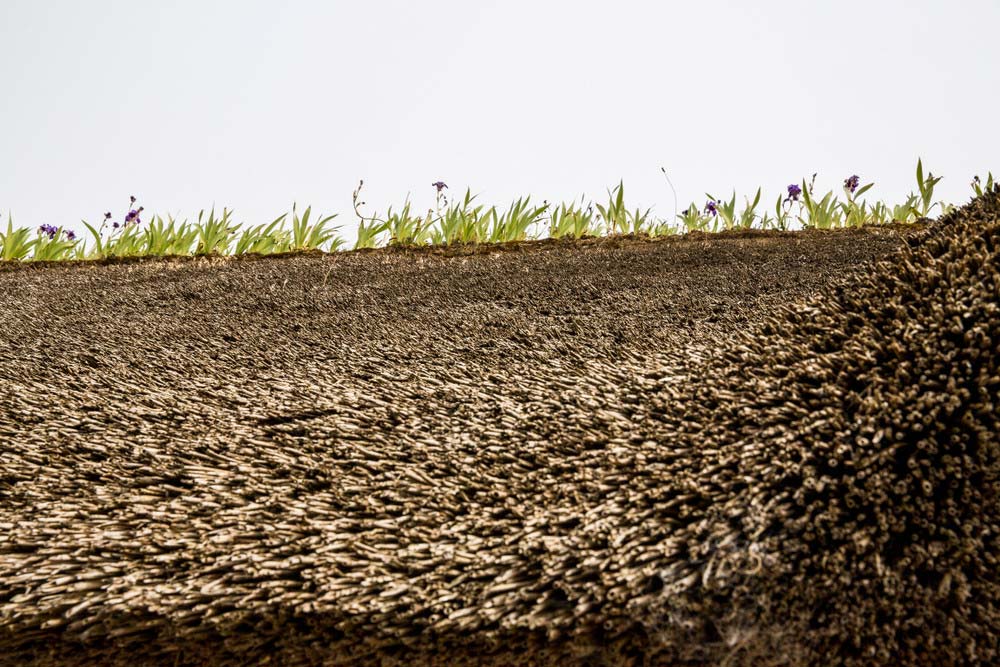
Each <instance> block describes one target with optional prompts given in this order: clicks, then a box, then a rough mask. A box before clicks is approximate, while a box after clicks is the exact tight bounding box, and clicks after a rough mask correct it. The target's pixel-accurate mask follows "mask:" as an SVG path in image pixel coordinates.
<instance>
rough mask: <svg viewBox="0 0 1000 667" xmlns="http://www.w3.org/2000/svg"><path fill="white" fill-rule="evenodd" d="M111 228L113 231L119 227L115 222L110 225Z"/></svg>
mask: <svg viewBox="0 0 1000 667" xmlns="http://www.w3.org/2000/svg"><path fill="white" fill-rule="evenodd" d="M111 226H112V227H114V228H115V229H118V227H119V225H118V223H117V222H115V223H112V225H111Z"/></svg>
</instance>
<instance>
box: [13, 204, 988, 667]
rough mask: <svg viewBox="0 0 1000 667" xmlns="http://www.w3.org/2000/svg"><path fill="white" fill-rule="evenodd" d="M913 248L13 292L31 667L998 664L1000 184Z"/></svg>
mask: <svg viewBox="0 0 1000 667" xmlns="http://www.w3.org/2000/svg"><path fill="white" fill-rule="evenodd" d="M906 240H907V243H908V244H909V245H908V246H904V247H902V248H901V249H899V248H900V245H901V242H900V237H899V236H897V235H895V234H887V235H880V234H877V233H874V232H870V233H855V234H839V235H832V234H831V235H823V234H807V235H802V236H798V237H795V236H791V237H786V236H781V235H761V236H760V237H751V238H747V239H721V240H711V241H704V242H702V241H694V242H691V241H686V242H678V243H660V244H644V243H637V242H624V243H621V244H618V245H617V246H616V245H615V244H613V243H607V242H602V243H596V244H593V246H594V247H579V248H575V249H572V248H562V247H560V246H558V245H557V246H556V248H555V249H554V250H553V249H552V248H548V249H542V250H538V251H537V252H536V251H524V252H521V253H514V254H510V255H501V256H493V255H481V256H478V255H477V256H474V257H466V258H463V257H438V256H436V255H430V254H421V253H418V254H416V255H412V256H411V255H407V254H402V255H397V254H385V253H383V254H375V255H351V256H341V257H337V258H323V257H299V258H286V259H277V260H260V261H257V262H243V263H239V262H225V263H219V264H217V265H216V264H206V263H205V262H178V263H158V264H139V265H123V266H107V267H76V268H69V269H67V268H58V267H53V268H46V269H42V270H27V269H17V270H13V271H7V272H0V343H4V344H6V345H7V347H8V356H7V357H5V359H4V361H3V363H2V364H0V383H2V385H0V386H2V387H3V389H4V391H3V392H2V393H0V440H2V441H3V443H4V445H3V447H2V449H0V462H2V467H0V529H2V532H0V663H3V664H37V665H45V664H130V663H131V664H145V663H148V664H217V665H242V664H248V663H265V662H268V661H270V662H271V663H273V664H319V663H322V662H327V663H329V664H395V663H397V662H399V663H411V664H440V665H453V664H463V663H464V664H525V665H527V664H554V663H557V662H558V663H563V664H567V665H569V664H588V665H594V664H632V665H654V664H663V665H680V664H684V665H696V664H730V665H740V664H745V665H803V664H817V665H820V664H824V665H825V664H857V665H861V664H910V665H918V664H919V665H928V664H935V665H937V664H982V665H988V664H993V663H995V662H997V661H998V660H1000V650H998V645H997V642H998V639H997V632H998V630H1000V588H998V573H997V565H998V564H997V557H998V555H1000V542H998V540H1000V521H998V514H1000V499H998V496H997V492H998V490H1000V475H998V472H1000V460H998V454H1000V442H998V436H997V433H998V428H997V409H996V402H997V394H998V390H1000V368H998V358H1000V357H998V355H997V349H996V347H997V344H998V341H1000V331H998V329H1000V308H998V302H1000V278H998V275H1000V271H998V269H1000V195H991V196H989V197H986V198H983V199H980V200H978V201H976V202H974V203H973V204H971V205H970V206H968V207H966V208H965V209H963V210H961V211H959V212H958V213H956V214H954V215H951V216H948V217H947V218H946V219H944V220H942V221H940V222H939V223H937V224H935V225H933V226H932V227H931V228H929V229H928V230H927V231H924V232H921V233H919V234H917V235H916V236H915V237H910V238H907V239H906ZM584 245H586V244H584ZM910 246H912V247H910ZM894 248H896V249H899V250H898V253H897V254H894V255H892V256H891V257H890V258H889V261H888V262H886V263H882V264H880V265H879V266H878V269H877V270H876V271H874V272H873V271H870V270H868V271H863V272H861V273H859V274H856V275H854V276H853V277H852V278H851V279H850V284H849V285H848V286H844V285H843V284H839V283H838V284H835V285H833V286H828V287H826V288H821V285H822V284H824V283H826V284H827V285H829V281H830V277H831V275H835V274H837V273H839V272H842V271H843V270H844V269H845V267H847V266H849V265H852V264H854V263H856V262H862V261H864V260H867V259H875V258H878V257H884V256H885V255H886V253H887V252H889V251H890V250H891V249H894ZM286 279H287V280H289V281H290V284H291V288H289V282H283V281H285V280H286ZM25 287H29V288H32V289H33V291H32V292H31V295H30V296H29V297H27V298H26V299H25V298H23V297H22V298H16V299H15V298H13V297H12V296H11V293H12V292H13V291H14V290H23V289H24V288H25ZM75 290H79V292H78V293H77V294H76V299H78V300H76V301H74V299H73V293H74V291H75ZM817 293H820V294H818V296H817ZM810 294H812V295H813V297H811V298H810V299H808V300H806V301H804V302H802V303H804V304H805V305H802V303H799V305H795V306H791V307H784V306H782V305H781V304H782V302H796V303H798V302H800V301H801V300H802V299H803V298H805V297H807V296H808V295H810ZM109 353H110V354H109Z"/></svg>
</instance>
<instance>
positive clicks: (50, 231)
mask: <svg viewBox="0 0 1000 667" xmlns="http://www.w3.org/2000/svg"><path fill="white" fill-rule="evenodd" d="M38 232H39V233H40V234H44V235H46V236H48V237H49V238H50V239H54V238H55V237H56V234H58V233H59V229H58V228H56V227H53V226H52V225H42V226H41V227H39V228H38Z"/></svg>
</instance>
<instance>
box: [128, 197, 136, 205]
mask: <svg viewBox="0 0 1000 667" xmlns="http://www.w3.org/2000/svg"><path fill="white" fill-rule="evenodd" d="M134 203H135V197H129V205H132V204H134Z"/></svg>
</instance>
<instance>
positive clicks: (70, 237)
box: [66, 229, 76, 241]
mask: <svg viewBox="0 0 1000 667" xmlns="http://www.w3.org/2000/svg"><path fill="white" fill-rule="evenodd" d="M66 240H67V241H75V240H76V234H75V233H73V230H72V229H67V230H66Z"/></svg>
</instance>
